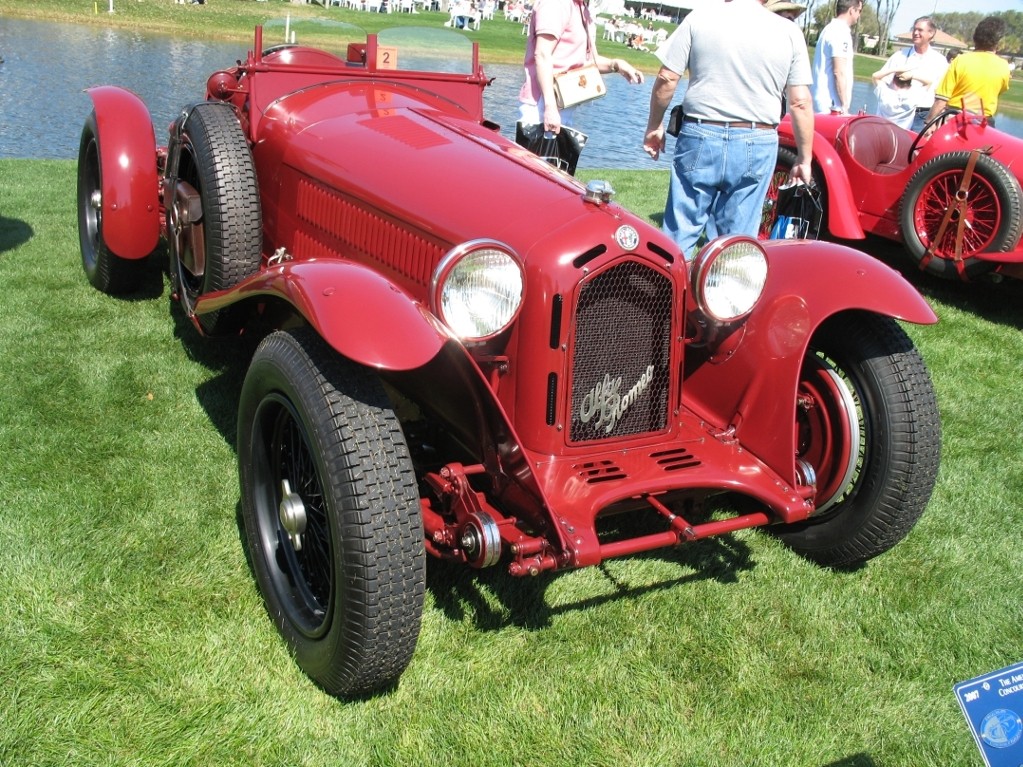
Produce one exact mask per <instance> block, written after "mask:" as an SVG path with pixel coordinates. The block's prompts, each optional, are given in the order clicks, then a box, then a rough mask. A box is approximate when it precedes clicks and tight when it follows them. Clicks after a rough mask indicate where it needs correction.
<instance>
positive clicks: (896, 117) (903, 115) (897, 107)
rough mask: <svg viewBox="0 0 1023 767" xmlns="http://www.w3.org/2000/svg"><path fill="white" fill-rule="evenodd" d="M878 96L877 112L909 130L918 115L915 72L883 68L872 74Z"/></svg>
mask: <svg viewBox="0 0 1023 767" xmlns="http://www.w3.org/2000/svg"><path fill="white" fill-rule="evenodd" d="M870 78H871V80H873V81H874V95H875V96H877V113H878V114H879V115H880V116H881V117H884V118H886V119H888V120H891V121H892V122H893V123H895V124H896V125H898V126H899V127H900V128H905V129H906V130H909V129H910V127H911V126H912V125H913V118H914V117H915V116H916V107H915V106H914V103H915V102H914V99H913V82H914V81H913V73H912V72H910V71H908V70H903V71H900V72H892V71H890V70H888V69H885V68H882V69H879V70H878V71H877V72H874V74H872V75H871V76H870Z"/></svg>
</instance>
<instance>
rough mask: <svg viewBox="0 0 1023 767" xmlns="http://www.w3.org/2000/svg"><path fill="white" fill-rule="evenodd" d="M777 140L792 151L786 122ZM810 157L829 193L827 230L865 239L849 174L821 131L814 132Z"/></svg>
mask: <svg viewBox="0 0 1023 767" xmlns="http://www.w3.org/2000/svg"><path fill="white" fill-rule="evenodd" d="M778 139H779V141H780V142H781V144H782V146H787V147H789V148H790V149H792V150H795V147H796V138H795V135H794V134H793V133H792V126H791V125H790V124H789V123H788V121H786V122H783V123H781V124H780V125H779V126H778ZM813 159H814V162H815V163H816V164H817V166H818V167H819V168H820V169H821V173H823V174H824V186H825V188H826V189H827V195H828V231H829V232H830V233H831V235H832V236H834V237H841V238H842V239H845V240H862V239H864V237H865V236H866V235H865V234H864V233H863V227H862V226H861V225H860V217H859V211H858V209H857V206H856V200H855V198H854V197H853V193H852V187H851V186H850V185H849V175H848V174H847V173H846V172H845V166H844V165H843V164H842V159H841V158H840V157H839V156H838V152H836V151H835V147H834V146H832V144H831V143H830V142H829V141H828V140H827V138H825V137H824V136H822V135H821V134H820V133H814V134H813Z"/></svg>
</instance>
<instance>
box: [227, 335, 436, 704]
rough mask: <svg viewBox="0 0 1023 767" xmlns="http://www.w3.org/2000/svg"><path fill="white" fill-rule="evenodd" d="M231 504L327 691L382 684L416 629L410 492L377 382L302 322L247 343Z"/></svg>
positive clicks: (275, 603) (295, 646) (271, 609)
mask: <svg viewBox="0 0 1023 767" xmlns="http://www.w3.org/2000/svg"><path fill="white" fill-rule="evenodd" d="M238 461H239V469H240V473H241V484H242V517H243V520H244V523H245V535H246V542H247V546H248V549H249V557H250V561H251V563H252V569H253V574H254V575H255V578H256V582H257V584H258V585H259V589H260V592H261V594H262V596H263V601H264V603H265V604H266V608H267V612H268V613H269V615H270V617H271V618H272V619H273V621H274V623H275V625H276V626H277V629H278V631H279V632H280V633H281V636H282V637H283V638H284V639H285V641H286V642H287V644H288V646H289V648H290V649H291V651H292V652H293V653H294V656H295V659H296V661H297V662H298V665H299V667H300V668H301V669H302V670H303V671H304V672H305V673H306V674H308V675H309V677H310V678H312V679H313V680H314V681H315V682H317V683H318V684H319V685H320V686H321V687H323V689H325V690H326V691H327V692H329V693H330V694H332V695H335V696H338V697H341V698H350V697H355V696H358V695H364V694H367V693H371V692H374V691H376V690H380V689H382V688H385V687H388V686H390V685H393V684H395V683H396V682H397V680H398V677H399V676H400V675H401V673H402V671H404V670H405V667H406V666H407V665H408V663H409V661H410V660H411V657H412V653H413V650H414V649H415V645H416V641H417V638H418V635H419V621H420V616H421V613H422V606H423V596H424V590H425V581H426V562H425V558H426V553H425V549H424V546H423V529H422V518H421V512H420V508H419V495H418V488H417V484H416V479H415V474H414V470H413V466H412V461H411V458H410V457H409V453H408V446H407V444H406V443H405V439H404V435H403V434H402V431H401V427H400V425H399V424H398V420H397V417H396V416H395V414H394V412H393V410H392V409H391V406H390V403H389V401H388V399H387V396H386V394H385V393H384V389H383V386H382V385H381V383H380V381H379V380H378V379H377V378H376V376H375V375H374V374H373V373H371V372H370V371H368V370H366V369H365V368H362V367H360V366H358V365H355V364H354V363H351V362H349V361H348V360H345V359H343V358H341V357H339V356H338V355H337V353H336V352H334V350H333V349H331V348H330V347H329V346H327V344H326V343H324V342H323V340H322V339H320V338H319V336H317V335H316V334H315V333H314V332H312V331H311V330H308V329H297V330H294V331H287V332H286V331H277V332H275V333H272V334H271V335H269V336H268V337H267V338H265V339H264V340H263V341H262V343H260V345H259V348H258V349H257V350H256V353H255V354H254V356H253V360H252V363H251V365H250V366H249V371H248V373H247V374H246V376H245V383H244V385H243V387H242V394H241V399H240V403H239V414H238Z"/></svg>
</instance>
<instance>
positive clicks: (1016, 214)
mask: <svg viewBox="0 0 1023 767" xmlns="http://www.w3.org/2000/svg"><path fill="white" fill-rule="evenodd" d="M970 155H971V153H970V152H949V153H948V154H943V155H939V156H938V157H935V158H934V159H933V160H930V161H929V162H927V163H925V164H924V165H923V166H922V167H921V168H920V169H919V170H918V171H917V172H916V173H914V174H913V178H911V179H910V181H909V184H908V185H907V186H906V193H905V194H904V195H903V198H902V209H901V211H900V216H899V223H900V224H901V226H902V239H903V243H904V244H905V247H906V250H907V251H908V252H909V255H910V256H911V257H912V258H913V260H914V261H915V262H916V263H917V264H918V265H919V266H920V268H921V269H923V270H924V271H926V272H928V273H929V274H933V275H935V276H937V277H942V278H945V279H956V280H958V279H965V280H971V279H975V278H977V277H980V276H981V275H983V274H986V273H987V272H990V271H992V270H993V269H995V268H996V267H997V263H996V262H993V261H982V260H980V259H978V258H976V257H975V256H976V254H977V253H1002V252H1005V251H1009V250H1012V249H1013V248H1015V247H1016V244H1017V243H1018V242H1019V238H1020V234H1021V232H1023V219H1021V214H1023V190H1021V189H1020V184H1019V181H1017V180H1016V177H1015V176H1014V175H1013V174H1012V172H1011V171H1010V170H1009V169H1008V168H1006V167H1005V166H1004V165H1002V164H1001V163H1000V162H998V161H997V160H995V159H993V158H991V157H989V156H988V155H984V154H981V155H979V156H978V157H977V164H976V166H975V167H974V170H973V175H972V177H971V180H970V186H969V189H968V191H967V208H966V216H967V221H968V222H969V225H968V226H964V227H963V237H962V246H961V247H962V250H961V257H960V258H958V259H957V258H956V238H957V232H958V231H959V227H958V226H957V222H958V218H953V219H952V220H951V221H950V222H949V224H948V226H947V227H946V229H945V232H944V234H943V235H942V237H941V240H940V242H938V243H937V244H936V247H935V250H934V253H933V254H932V255H931V256H930V257H927V255H926V254H927V249H928V248H929V247H930V246H931V244H932V243H934V242H935V238H936V237H937V235H938V231H939V229H940V227H941V222H942V220H943V219H944V218H945V215H946V211H947V210H948V209H949V208H950V206H952V205H953V204H954V203H955V201H956V194H957V192H958V191H959V186H960V184H961V183H962V180H963V177H964V175H965V172H966V166H967V163H968V162H969V161H970Z"/></svg>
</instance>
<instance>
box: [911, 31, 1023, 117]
mask: <svg viewBox="0 0 1023 767" xmlns="http://www.w3.org/2000/svg"><path fill="white" fill-rule="evenodd" d="M1004 34H1005V22H1004V21H1003V20H1002V19H1001V18H999V17H998V16H988V17H987V18H986V19H984V20H983V21H981V22H980V23H979V24H978V25H977V28H976V29H974V30H973V47H974V48H975V49H976V50H973V51H968V52H966V53H962V54H960V55H958V56H956V57H955V58H954V59H953V60H952V63H951V64H950V65H949V67H948V71H947V72H946V73H945V76H944V77H943V78H942V80H941V83H940V84H939V85H938V87H937V88H936V89H935V92H934V106H932V107H931V111H930V113H929V114H928V115H927V121H928V122H930V120H932V119H933V118H935V117H937V116H938V115H939V114H940V113H941V111H942V110H943V109H945V108H946V107H950V108H952V109H955V110H957V111H962V110H964V109H965V110H968V111H970V112H980V111H981V110H983V112H984V114H985V115H987V117H988V121H989V122H990V123H991V124H992V125H994V122H995V120H994V116H995V112H996V111H997V110H998V97H999V95H1001V94H1002V93H1005V91H1007V90H1008V89H1009V78H1010V73H1009V64H1008V63H1007V62H1006V61H1005V59H1003V58H1001V57H1000V56H999V55H998V54H997V53H996V51H997V49H998V44H999V43H1000V42H1001V40H1002V35H1004Z"/></svg>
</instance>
